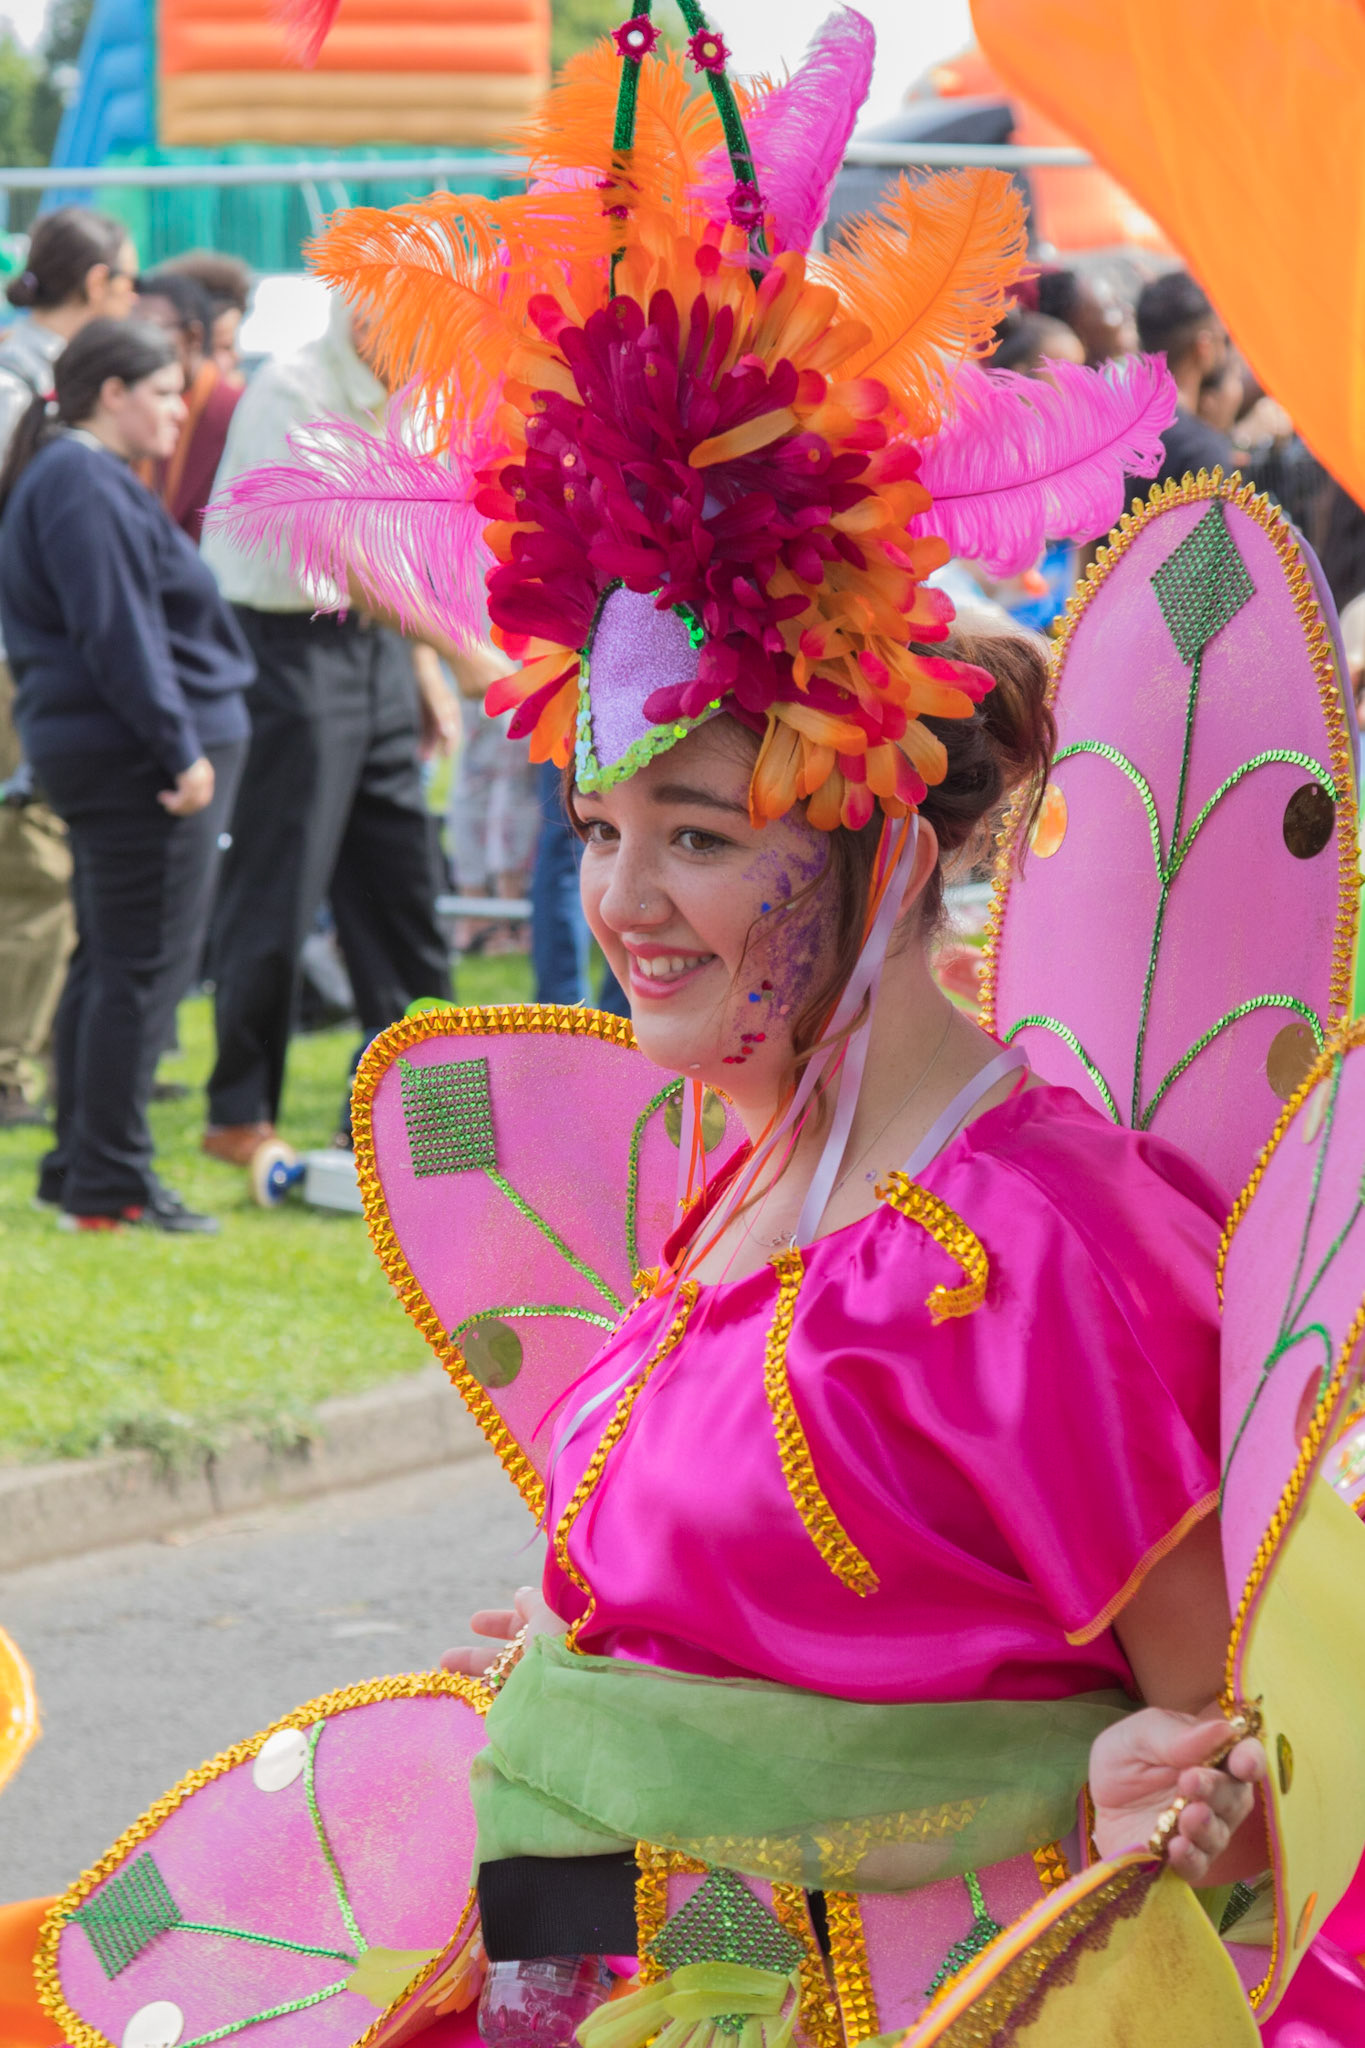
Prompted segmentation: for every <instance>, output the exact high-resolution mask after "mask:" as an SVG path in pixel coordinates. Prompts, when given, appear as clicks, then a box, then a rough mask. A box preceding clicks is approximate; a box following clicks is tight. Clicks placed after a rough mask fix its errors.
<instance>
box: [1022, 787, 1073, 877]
mask: <svg viewBox="0 0 1365 2048" xmlns="http://www.w3.org/2000/svg"><path fill="white" fill-rule="evenodd" d="M1066 825H1067V814H1066V792H1065V791H1064V790H1063V788H1062V786H1061V784H1060V782H1049V784H1048V786H1047V788H1046V789H1045V790H1044V791H1043V801H1042V803H1041V804H1040V805H1039V806H1038V817H1037V821H1036V823H1035V824H1034V827H1033V830H1032V832H1030V834H1029V842H1028V843H1029V851H1030V853H1033V854H1036V855H1037V857H1038V859H1039V860H1051V858H1052V856H1053V854H1054V853H1056V852H1057V850H1058V848H1059V847H1060V846H1061V843H1062V841H1063V840H1064V839H1065V838H1066Z"/></svg>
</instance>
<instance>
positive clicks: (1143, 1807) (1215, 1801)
mask: <svg viewBox="0 0 1365 2048" xmlns="http://www.w3.org/2000/svg"><path fill="white" fill-rule="evenodd" d="M1234 1733H1235V1730H1234V1729H1233V1728H1232V1727H1231V1726H1230V1725H1229V1723H1228V1722H1227V1721H1225V1720H1224V1718H1223V1716H1222V1714H1221V1713H1220V1712H1219V1710H1218V1708H1217V1707H1216V1706H1213V1707H1210V1708H1209V1709H1208V1710H1207V1711H1206V1712H1205V1713H1204V1714H1201V1715H1198V1716H1196V1715H1193V1714H1176V1713H1171V1712H1169V1711H1168V1710H1167V1709H1166V1708H1164V1707H1144V1708H1143V1709H1142V1711H1141V1712H1140V1713H1136V1714H1129V1715H1128V1717H1127V1718H1126V1720H1123V1721H1118V1722H1116V1723H1115V1724H1114V1726H1113V1727H1112V1728H1106V1730H1105V1732H1104V1734H1103V1735H1101V1736H1100V1737H1099V1739H1098V1740H1097V1741H1096V1743H1095V1744H1094V1747H1093V1748H1092V1749H1091V1752H1090V1796H1091V1798H1092V1799H1093V1800H1094V1802H1095V1844H1096V1847H1097V1848H1098V1849H1099V1852H1100V1854H1101V1856H1117V1855H1120V1854H1122V1852H1123V1851H1124V1850H1125V1849H1136V1848H1138V1847H1140V1846H1141V1845H1142V1844H1143V1843H1145V1842H1147V1841H1149V1840H1150V1839H1151V1836H1152V1835H1153V1834H1154V1833H1155V1831H1156V1826H1157V1823H1158V1821H1159V1820H1160V1819H1161V1816H1162V1815H1163V1814H1164V1813H1165V1812H1166V1810H1167V1809H1168V1807H1170V1806H1171V1805H1172V1804H1173V1803H1174V1802H1175V1800H1176V1799H1183V1800H1185V1801H1186V1802H1187V1804H1186V1805H1185V1807H1184V1809H1183V1811H1182V1812H1181V1815H1180V1818H1179V1820H1178V1822H1177V1823H1176V1829H1175V1833H1174V1834H1173V1835H1172V1837H1171V1840H1170V1846H1169V1849H1168V1851H1167V1857H1168V1860H1169V1862H1170V1865H1171V1868H1172V1870H1176V1871H1179V1873H1180V1875H1181V1876H1182V1877H1184V1878H1188V1880H1189V1882H1190V1883H1191V1884H1207V1883H1208V1882H1209V1881H1210V1879H1209V1872H1210V1870H1211V1869H1212V1868H1213V1866H1214V1864H1215V1863H1217V1862H1218V1860H1219V1859H1220V1858H1221V1857H1222V1856H1223V1853H1224V1851H1225V1850H1226V1849H1227V1847H1228V1844H1229V1843H1230V1842H1231V1841H1232V1838H1233V1836H1234V1835H1235V1834H1236V1832H1237V1830H1238V1829H1239V1828H1240V1827H1241V1825H1242V1823H1243V1821H1245V1820H1246V1819H1247V1818H1248V1816H1249V1815H1250V1813H1251V1810H1252V1807H1253V1806H1254V1805H1255V1803H1256V1790H1255V1788H1256V1786H1257V1784H1258V1783H1259V1782H1260V1780H1261V1779H1263V1778H1264V1777H1265V1775H1266V1769H1267V1765H1266V1754H1265V1750H1264V1749H1263V1748H1262V1746H1261V1744H1260V1743H1259V1742H1257V1741H1256V1740H1255V1739H1254V1738H1252V1737H1249V1736H1248V1737H1244V1738H1243V1739H1242V1740H1241V1741H1239V1742H1238V1743H1237V1744H1236V1745H1235V1747H1234V1748H1233V1749H1232V1750H1231V1751H1230V1752H1229V1754H1228V1755H1227V1756H1226V1757H1225V1758H1224V1759H1223V1762H1222V1764H1221V1766H1220V1767H1219V1768H1218V1769H1214V1768H1212V1767H1211V1766H1210V1765H1209V1762H1208V1759H1209V1758H1210V1757H1213V1756H1216V1755H1217V1754H1218V1752H1219V1750H1220V1749H1222V1748H1223V1747H1224V1745H1225V1744H1226V1743H1227V1742H1228V1741H1229V1740H1230V1739H1231V1737H1232V1736H1233V1734H1234ZM1264 1862H1265V1852H1264V1845H1263V1844H1257V1845H1255V1847H1254V1849H1253V1850H1252V1851H1251V1854H1250V1858H1249V1861H1248V1867H1247V1870H1246V1872H1245V1873H1244V1872H1242V1871H1241V1870H1238V1871H1236V1872H1228V1871H1226V1870H1224V1871H1220V1873H1219V1876H1218V1879H1216V1880H1214V1881H1215V1882H1228V1881H1229V1879H1230V1877H1231V1876H1241V1875H1248V1876H1254V1875H1255V1874H1256V1873H1257V1872H1258V1871H1259V1870H1260V1869H1261V1868H1262V1867H1263V1866H1264Z"/></svg>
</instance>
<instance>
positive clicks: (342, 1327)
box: [0, 955, 530, 1461]
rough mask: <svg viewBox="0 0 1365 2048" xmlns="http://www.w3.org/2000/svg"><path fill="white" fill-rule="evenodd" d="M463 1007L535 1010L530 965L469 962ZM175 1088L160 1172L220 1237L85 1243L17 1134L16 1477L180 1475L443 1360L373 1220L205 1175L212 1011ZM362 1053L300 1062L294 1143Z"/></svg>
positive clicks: (0, 1357) (321, 1042) (4, 1135)
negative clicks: (27, 1463) (205, 1454)
mask: <svg viewBox="0 0 1365 2048" xmlns="http://www.w3.org/2000/svg"><path fill="white" fill-rule="evenodd" d="M459 994H460V1000H461V1001H462V1002H465V1003H499V1002H523V1001H527V1000H529V997H530V966H529V962H528V961H527V960H526V959H525V958H524V957H522V956H519V955H514V956H511V957H507V958H495V959H491V960H482V959H473V960H467V961H463V962H461V964H460V969H459ZM180 1030H181V1041H182V1045H183V1048H184V1050H183V1054H182V1056H181V1057H180V1058H179V1059H177V1060H175V1061H174V1062H173V1063H170V1064H168V1065H167V1066H166V1067H165V1068H164V1069H163V1078H165V1079H168V1080H169V1079H174V1080H181V1081H184V1082H187V1083H188V1084H189V1085H190V1088H191V1094H190V1096H189V1097H188V1099H187V1100H185V1101H184V1102H177V1103H167V1104H163V1105H158V1106H157V1107H156V1108H155V1109H154V1110H153V1113H152V1115H153V1128H154V1131H155V1135H156V1146H157V1160H156V1163H157V1168H158V1170H159V1172H160V1173H161V1175H162V1177H163V1178H164V1179H165V1180H166V1181H168V1182H169V1183H170V1185H171V1186H172V1187H174V1188H176V1189H178V1190H179V1192H180V1193H181V1194H182V1195H184V1196H185V1198H186V1200H187V1201H188V1202H189V1203H190V1204H191V1206H192V1207H194V1208H197V1209H207V1210H210V1211H212V1212H213V1214H215V1215H216V1216H218V1217H220V1218H221V1220H222V1232H221V1235H220V1236H218V1237H217V1238H174V1237H162V1236H160V1235H158V1234H157V1233H156V1232H154V1231H140V1230H129V1231H123V1232H120V1233H119V1234H118V1235H100V1236H88V1237H70V1236H67V1235H66V1234H65V1233H63V1232H60V1231H59V1230H58V1229H57V1225H56V1219H55V1217H54V1216H53V1215H52V1214H51V1212H49V1211H35V1210H34V1209H33V1208H32V1206H31V1200H32V1195H33V1189H34V1182H35V1174H36V1166H37V1161H38V1158H39V1156H40V1154H41V1153H42V1152H43V1151H44V1149H45V1148H46V1145H47V1143H48V1142H49V1141H48V1138H47V1135H46V1134H45V1133H44V1132H42V1131H0V1459H6V1460H11V1461H13V1460H19V1459H33V1458H45V1457H72V1458H75V1457H86V1456H88V1455H90V1454H91V1453H92V1452H95V1451H98V1450H102V1449H107V1448H110V1447H113V1446H121V1445H145V1446H146V1447H148V1448H149V1449H153V1450H156V1451H158V1452H159V1453H161V1454H163V1455H165V1456H166V1457H168V1458H174V1457H175V1456H176V1455H177V1454H178V1453H179V1454H183V1453H187V1452H190V1451H192V1450H194V1449H195V1448H198V1447H201V1446H204V1445H208V1444H212V1443H214V1442H215V1441H217V1440H219V1439H220V1438H221V1437H222V1435H223V1434H224V1433H225V1432H226V1431H228V1430H230V1429H231V1428H232V1427H233V1426H234V1425H238V1424H243V1423H245V1424H247V1425H248V1426H250V1427H251V1428H253V1429H256V1430H259V1431H260V1432H261V1433H262V1434H263V1435H269V1436H272V1437H278V1438H290V1437H294V1436H297V1434H298V1433H299V1432H300V1431H301V1430H302V1429H304V1428H306V1426H307V1420H308V1416H309V1414H310V1412H311V1411H312V1409H313V1408H314V1407H315V1406H316V1404H317V1403H318V1402H319V1401H322V1400H325V1399H326V1398H327V1397H328V1396H330V1395H333V1394H347V1393H358V1392H361V1391H363V1390H364V1389H366V1388H369V1387H374V1386H377V1385H378V1384H379V1383H380V1382H382V1381H383V1380H385V1379H390V1378H392V1377H394V1376H395V1375H397V1374H401V1373H408V1372H413V1371H415V1370H416V1369H417V1368H418V1367H419V1366H421V1365H422V1364H423V1363H424V1362H425V1361H426V1360H427V1359H429V1358H430V1355H431V1354H430V1352H429V1351H428V1350H427V1347H426V1345H425V1344H424V1343H423V1342H422V1339H421V1338H420V1337H419V1336H418V1335H417V1332H416V1331H415V1330H414V1329H413V1328H412V1326H411V1324H410V1323H409V1322H408V1320H407V1317H406V1316H405V1315H404V1314H403V1312H402V1310H401V1309H400V1308H399V1306H398V1304H397V1302H396V1301H395V1300H394V1298H393V1296H392V1294H391V1293H390V1291H389V1287H388V1283H387V1281H386V1280H385V1279H384V1276H383V1274H382V1272H381V1271H380V1268H379V1262H378V1260H377V1259H376V1258H375V1256H374V1254H373V1252H372V1251H371V1249H370V1240H369V1236H368V1233H367V1231H366V1229H365V1225H364V1222H363V1221H362V1220H361V1218H360V1217H358V1216H343V1215H337V1214H335V1213H330V1212H328V1211H325V1210H315V1209H308V1208H305V1207H304V1206H303V1205H302V1204H301V1203H299V1202H297V1201H295V1200H290V1201H289V1202H287V1203H286V1204H285V1205H284V1206H283V1207H282V1208H280V1209H276V1210H272V1211H265V1210H261V1209H257V1208H255V1207H254V1206H253V1204H252V1202H251V1199H250V1196H249V1194H248V1192H247V1187H246V1176H245V1174H243V1173H240V1172H237V1171H235V1170H234V1169H233V1168H231V1167H226V1166H220V1165H218V1164H217V1163H216V1162H215V1161H214V1160H211V1159H205V1158H204V1157H203V1156H202V1155H201V1154H200V1152H199V1150H198V1142H199V1134H200V1131H201V1129H202V1126H203V1116H204V1099H203V1095H202V1093H201V1084H202V1082H203V1080H204V1077H205V1075H206V1074H207V1072H208V1069H209V1064H210V1058H211V1050H212V1026H211V1021H210V1016H209V1006H208V1004H207V1002H205V1001H203V1000H196V1001H193V1002H189V1003H187V1004H186V1005H185V1006H184V1008H183V1009H182V1011H181V1015H180ZM353 1048H354V1038H353V1036H352V1035H351V1034H349V1033H347V1032H325V1033H320V1034H319V1035H318V1036H316V1037H306V1038H299V1039H296V1040H295V1042H294V1044H293V1046H292V1047H291V1049H290V1056H289V1080H288V1086H287V1090H286V1095H285V1103H284V1113H283V1118H282V1123H281V1129H282V1134H283V1135H284V1136H285V1137H286V1138H287V1139H288V1140H289V1141H290V1142H291V1143H292V1144H295V1145H297V1146H299V1147H300V1148H303V1147H308V1146H318V1145H325V1144H326V1143H327V1142H328V1140H329V1138H330V1137H331V1134H332V1132H333V1131H334V1130H335V1128H336V1123H337V1116H338V1111H339V1107H340V1101H341V1094H342V1090H343V1088H344V1086H345V1081H346V1076H347V1073H348V1071H349V1061H350V1057H351V1053H352V1050H353Z"/></svg>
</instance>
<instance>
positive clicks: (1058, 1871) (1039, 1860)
mask: <svg viewBox="0 0 1365 2048" xmlns="http://www.w3.org/2000/svg"><path fill="white" fill-rule="evenodd" d="M1033 1867H1034V1869H1035V1870H1036V1871H1037V1873H1038V1882H1039V1884H1040V1885H1041V1886H1042V1887H1043V1890H1044V1891H1045V1892H1055V1891H1056V1890H1057V1888H1058V1886H1059V1885H1064V1884H1066V1883H1067V1882H1068V1881H1069V1879H1070V1877H1071V1872H1070V1871H1069V1870H1068V1869H1067V1865H1066V1852H1065V1850H1064V1849H1063V1848H1062V1845H1061V1843H1060V1842H1045V1843H1044V1844H1043V1846H1042V1848H1041V1849H1035V1850H1034V1852H1033Z"/></svg>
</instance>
